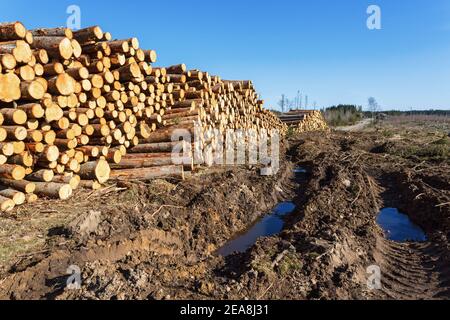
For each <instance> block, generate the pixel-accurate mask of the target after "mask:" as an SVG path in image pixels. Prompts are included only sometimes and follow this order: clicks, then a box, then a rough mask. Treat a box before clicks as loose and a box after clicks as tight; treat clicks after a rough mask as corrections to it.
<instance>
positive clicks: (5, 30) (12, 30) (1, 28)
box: [0, 21, 27, 41]
mask: <svg viewBox="0 0 450 320" xmlns="http://www.w3.org/2000/svg"><path fill="white" fill-rule="evenodd" d="M26 34H27V29H26V28H25V27H24V25H23V24H22V23H20V22H18V21H15V22H2V23H0V40H2V41H4V40H18V39H23V38H25V36H26Z"/></svg>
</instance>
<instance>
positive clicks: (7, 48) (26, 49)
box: [0, 40, 33, 63]
mask: <svg viewBox="0 0 450 320" xmlns="http://www.w3.org/2000/svg"><path fill="white" fill-rule="evenodd" d="M5 53H9V54H12V55H13V56H14V58H15V59H16V61H17V63H29V62H30V61H31V59H32V58H33V53H32V51H31V48H30V45H29V44H28V43H26V42H25V41H23V40H17V41H9V42H0V54H5Z"/></svg>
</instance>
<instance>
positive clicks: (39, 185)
mask: <svg viewBox="0 0 450 320" xmlns="http://www.w3.org/2000/svg"><path fill="white" fill-rule="evenodd" d="M35 185H36V190H35V193H36V194H37V195H42V196H45V197H49V198H54V199H61V200H67V199H68V198H70V196H71V195H72V188H71V187H70V185H68V184H62V183H55V182H35Z"/></svg>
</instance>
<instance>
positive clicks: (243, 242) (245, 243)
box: [216, 202, 295, 257]
mask: <svg viewBox="0 0 450 320" xmlns="http://www.w3.org/2000/svg"><path fill="white" fill-rule="evenodd" d="M294 210H295V205H294V203H292V202H281V203H279V204H278V205H277V206H276V207H275V208H274V209H273V210H272V212H271V214H270V215H267V216H265V217H264V218H262V219H260V220H258V222H256V224H255V225H253V226H252V227H251V228H250V229H249V230H248V231H246V232H245V233H244V234H242V235H240V236H238V237H237V238H235V239H234V240H231V241H229V242H228V243H227V244H225V245H224V246H223V247H222V248H220V249H219V250H217V252H216V253H217V254H218V255H221V256H225V257H226V256H228V255H230V254H232V253H236V252H239V253H242V252H245V251H247V249H248V248H250V247H251V246H252V245H253V244H254V243H255V242H256V240H258V238H260V237H268V236H272V235H275V234H277V233H279V232H281V230H283V226H284V221H283V217H284V216H286V215H289V214H291V213H292V212H294Z"/></svg>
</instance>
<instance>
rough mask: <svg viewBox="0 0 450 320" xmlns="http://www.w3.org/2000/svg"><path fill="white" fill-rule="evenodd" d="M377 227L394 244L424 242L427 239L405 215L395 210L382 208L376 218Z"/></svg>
mask: <svg viewBox="0 0 450 320" xmlns="http://www.w3.org/2000/svg"><path fill="white" fill-rule="evenodd" d="M377 223H378V225H379V226H380V227H381V228H382V229H383V230H384V232H385V234H386V238H387V239H389V240H392V241H396V242H406V241H414V242H424V241H427V237H426V235H425V233H424V232H423V230H422V229H421V228H420V227H419V226H417V225H415V224H414V223H412V221H411V220H410V219H409V217H408V216H407V215H406V214H403V213H401V212H400V211H398V209H396V208H384V209H383V210H381V212H380V214H379V215H378V218H377Z"/></svg>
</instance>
